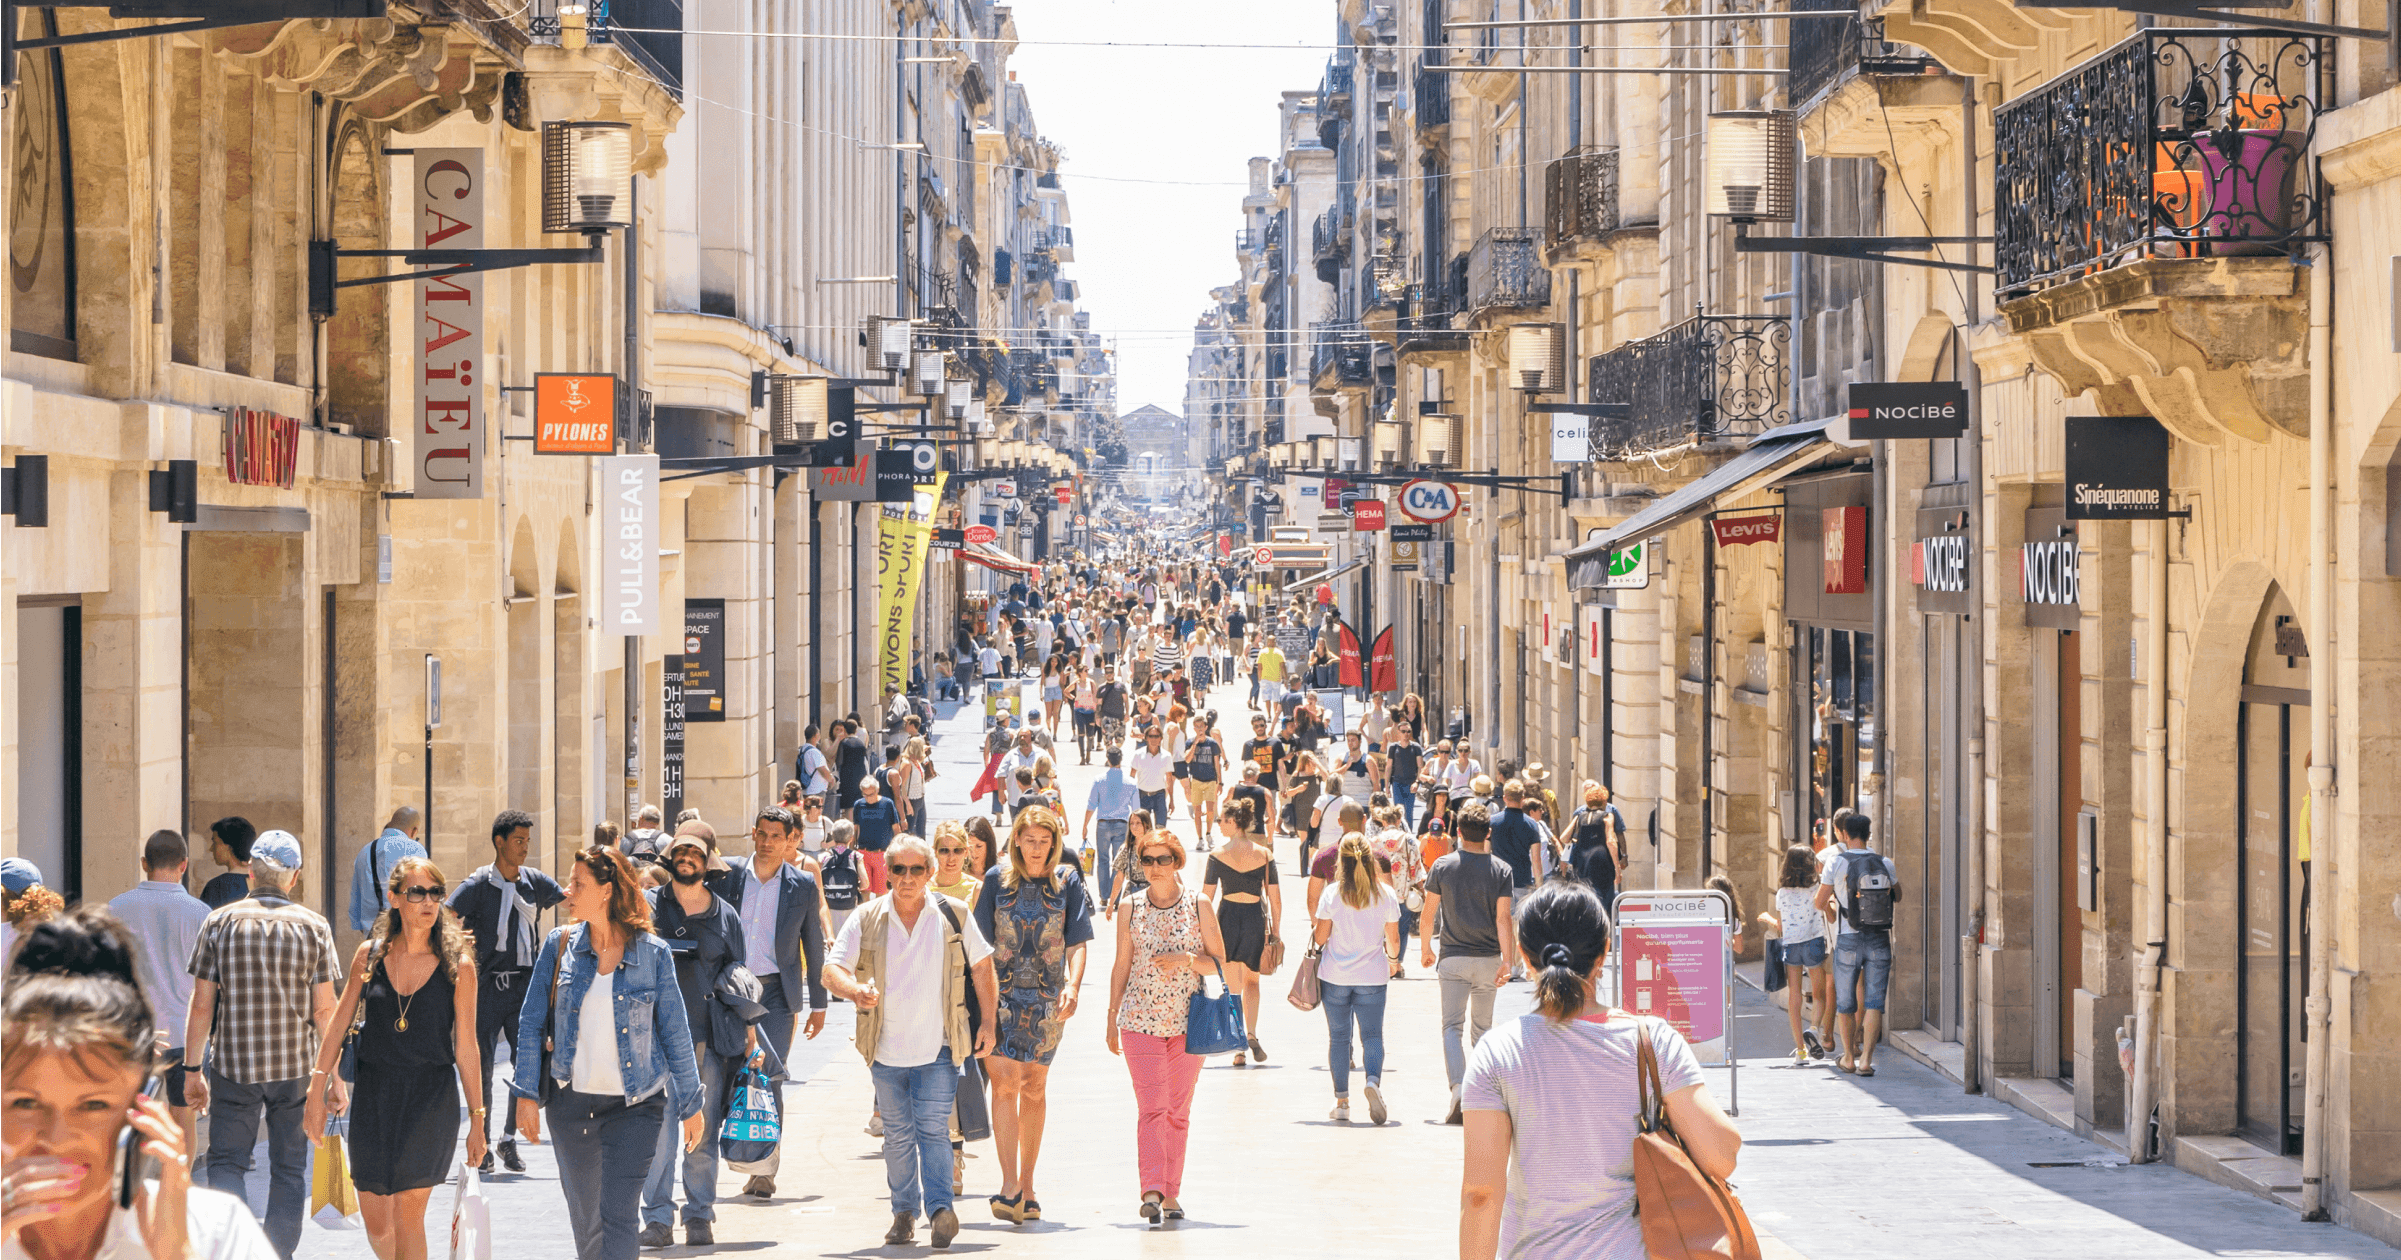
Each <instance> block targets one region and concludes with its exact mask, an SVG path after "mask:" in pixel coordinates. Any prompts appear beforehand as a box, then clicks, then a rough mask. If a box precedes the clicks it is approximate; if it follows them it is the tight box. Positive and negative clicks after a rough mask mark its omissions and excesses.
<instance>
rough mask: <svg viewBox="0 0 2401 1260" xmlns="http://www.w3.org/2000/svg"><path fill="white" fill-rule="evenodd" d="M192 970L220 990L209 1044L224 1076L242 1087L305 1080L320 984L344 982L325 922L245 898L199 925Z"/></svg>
mask: <svg viewBox="0 0 2401 1260" xmlns="http://www.w3.org/2000/svg"><path fill="white" fill-rule="evenodd" d="M191 972H192V978H193V979H195V980H206V981H208V982H210V983H212V984H214V985H216V986H217V1010H216V1019H215V1023H214V1024H212V1025H211V1028H210V1044H211V1045H213V1046H214V1047H215V1048H216V1062H215V1064H214V1067H215V1070H216V1071H217V1072H218V1073H219V1074H221V1075H223V1076H224V1077H225V1078H226V1079H228V1080H231V1081H236V1082H239V1083H241V1084H245V1085H256V1084H263V1083H265V1082H268V1081H290V1080H298V1079H300V1078H302V1077H305V1076H307V1075H308V1071H309V1066H310V1065H311V1064H312V1063H314V1062H315V1061H316V1058H317V1025H316V1022H315V1019H314V1013H315V1008H316V992H315V990H316V986H318V985H320V984H333V983H336V982H338V981H340V980H341V978H342V961H341V958H340V957H339V955H337V954H336V953H335V951H334V943H333V929H332V928H331V927H329V926H327V925H326V922H325V918H324V916H322V915H320V914H318V913H317V912H316V911H314V910H311V909H309V908H308V907H306V906H301V905H296V904H294V903H292V902H289V901H285V900H284V899H283V898H281V897H275V896H273V895H272V894H267V893H262V894H260V895H258V896H255V897H246V898H244V899H242V900H240V901H237V902H235V903H233V904H232V905H230V906H227V907H225V908H224V909H222V910H219V911H217V912H215V913H214V914H211V915H209V916H208V922H206V923H203V924H201V925H200V943H199V944H197V945H195V946H194V947H193V948H192V965H191ZM194 1048H196V1047H188V1046H187V1047H185V1049H186V1050H187V1052H188V1051H189V1050H191V1049H194Z"/></svg>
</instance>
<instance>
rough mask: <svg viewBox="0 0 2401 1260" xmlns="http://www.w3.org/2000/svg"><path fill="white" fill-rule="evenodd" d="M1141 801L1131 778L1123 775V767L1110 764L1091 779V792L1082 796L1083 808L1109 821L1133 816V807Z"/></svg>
mask: <svg viewBox="0 0 2401 1260" xmlns="http://www.w3.org/2000/svg"><path fill="white" fill-rule="evenodd" d="M1141 803H1142V799H1141V793H1140V792H1139V791H1138V790H1137V789H1136V788H1135V787H1134V782H1133V780H1131V779H1128V778H1126V777H1125V768H1124V767H1123V766H1111V767H1109V769H1108V772H1107V773H1105V774H1103V775H1101V777H1100V778H1098V779H1096V780H1094V781H1093V784H1092V794H1091V795H1090V796H1087V797H1085V798H1084V810H1085V812H1087V813H1096V814H1099V815H1100V816H1101V817H1102V818H1104V819H1107V820H1108V821H1110V822H1124V821H1126V820H1127V819H1129V818H1131V817H1133V816H1134V807H1135V806H1137V805H1139V804H1141Z"/></svg>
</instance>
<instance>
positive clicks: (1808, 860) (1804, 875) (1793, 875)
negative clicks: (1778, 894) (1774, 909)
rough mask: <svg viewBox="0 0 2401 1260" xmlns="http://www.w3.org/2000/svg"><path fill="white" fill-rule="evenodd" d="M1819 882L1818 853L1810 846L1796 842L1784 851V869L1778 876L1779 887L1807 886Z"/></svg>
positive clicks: (1777, 883) (1777, 885)
mask: <svg viewBox="0 0 2401 1260" xmlns="http://www.w3.org/2000/svg"><path fill="white" fill-rule="evenodd" d="M1816 882H1817V855H1816V854H1815V853H1811V852H1810V851H1809V846H1808V845H1805V844H1796V845H1794V846H1792V847H1791V848H1789V849H1786V850H1785V851H1784V870H1783V872H1782V873H1780V874H1779V875H1777V877H1776V887H1778V888H1807V887H1809V886H1810V885H1811V884H1814V883H1816Z"/></svg>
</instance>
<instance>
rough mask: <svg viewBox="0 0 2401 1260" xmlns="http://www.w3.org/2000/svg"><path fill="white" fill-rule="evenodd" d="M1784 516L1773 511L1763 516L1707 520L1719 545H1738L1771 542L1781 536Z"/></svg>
mask: <svg viewBox="0 0 2401 1260" xmlns="http://www.w3.org/2000/svg"><path fill="white" fill-rule="evenodd" d="M1783 528H1784V518H1783V517H1781V516H1777V515H1775V514H1774V513H1772V512H1771V513H1769V514H1767V515H1765V516H1734V517H1719V518H1717V519H1715V520H1712V521H1710V522H1709V529H1710V531H1711V532H1712V533H1714V534H1715V535H1716V536H1717V545H1718V546H1720V547H1740V546H1742V545H1743V544H1745V543H1763V542H1769V543H1772V542H1774V541H1776V539H1777V538H1779V537H1781V536H1782V534H1783Z"/></svg>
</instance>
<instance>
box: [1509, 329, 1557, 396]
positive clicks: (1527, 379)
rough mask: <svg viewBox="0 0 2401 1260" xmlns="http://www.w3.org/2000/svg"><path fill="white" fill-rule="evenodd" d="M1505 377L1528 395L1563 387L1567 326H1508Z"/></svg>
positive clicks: (1554, 390)
mask: <svg viewBox="0 0 2401 1260" xmlns="http://www.w3.org/2000/svg"><path fill="white" fill-rule="evenodd" d="M1509 379H1510V380H1511V381H1513V382H1515V383H1516V385H1517V388H1519V389H1521V390H1524V391H1525V392H1526V393H1529V394H1555V393H1558V392H1559V391H1560V390H1563V389H1565V388H1567V329H1566V328H1565V327H1563V326H1561V325H1558V324H1512V325H1510V326H1509Z"/></svg>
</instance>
